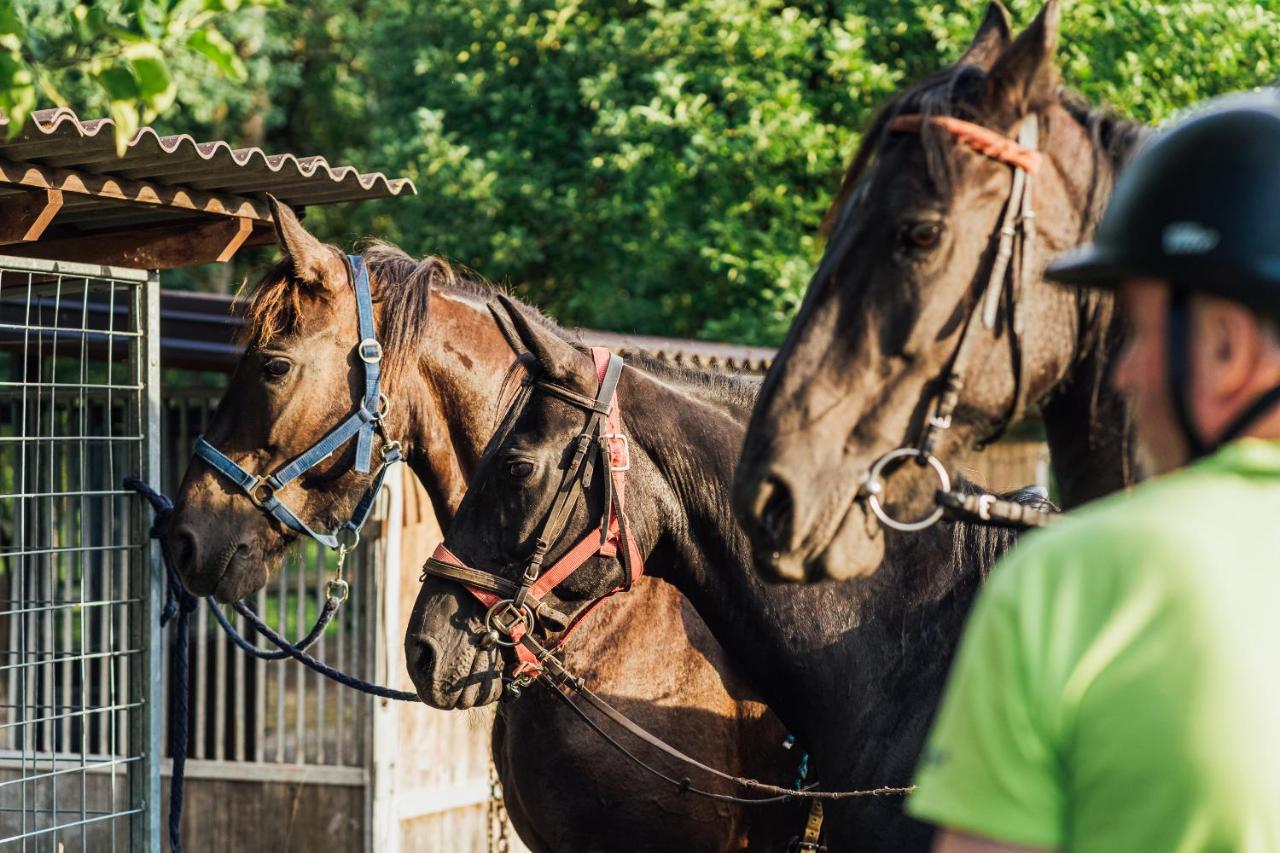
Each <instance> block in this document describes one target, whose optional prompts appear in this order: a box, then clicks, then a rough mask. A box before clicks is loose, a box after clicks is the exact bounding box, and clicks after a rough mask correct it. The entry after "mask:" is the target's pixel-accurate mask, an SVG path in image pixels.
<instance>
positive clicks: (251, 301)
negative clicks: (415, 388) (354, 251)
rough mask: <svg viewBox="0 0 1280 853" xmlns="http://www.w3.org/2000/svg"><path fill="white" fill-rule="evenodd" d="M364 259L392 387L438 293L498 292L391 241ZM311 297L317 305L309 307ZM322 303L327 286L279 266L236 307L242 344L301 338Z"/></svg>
mask: <svg viewBox="0 0 1280 853" xmlns="http://www.w3.org/2000/svg"><path fill="white" fill-rule="evenodd" d="M362 256H363V257H364V260H365V263H366V265H367V266H368V270H369V281H370V285H371V288H372V291H373V300H374V302H375V303H376V304H378V305H380V306H381V309H382V310H381V312H380V315H379V323H378V338H379V340H381V342H382V347H383V352H384V353H385V361H384V363H383V372H384V375H385V376H386V379H387V381H388V382H389V383H394V382H395V381H396V379H397V378H398V377H399V376H400V375H401V374H402V373H403V371H404V370H406V369H407V368H409V367H410V366H411V365H412V364H413V362H414V356H415V354H416V352H417V348H418V346H420V345H421V343H422V342H423V341H424V340H426V332H427V324H428V323H429V322H430V316H429V313H430V312H429V307H430V302H431V291H432V290H433V289H448V290H452V291H455V292H461V293H464V294H466V295H469V296H474V297H477V298H479V299H481V300H482V301H488V300H489V299H490V298H492V297H493V295H494V294H495V292H496V290H497V288H496V287H494V286H493V285H492V284H489V283H488V282H486V281H484V280H483V279H481V278H479V277H478V276H474V274H472V273H470V272H469V271H467V272H466V273H465V274H463V273H459V272H458V271H457V270H456V269H455V268H454V266H453V265H452V264H450V263H449V262H448V261H447V260H445V259H444V258H442V257H439V256H436V255H428V256H427V257H425V258H423V259H421V260H417V259H414V258H412V257H410V256H409V255H408V254H406V253H405V252H404V251H402V250H401V249H399V248H397V247H395V246H392V245H390V244H389V243H384V242H381V241H373V242H371V243H370V244H369V245H368V246H366V247H365V249H364V251H363V253H362ZM308 299H310V300H312V301H311V302H310V303H309V302H308V301H307V300H308ZM317 301H318V302H319V303H320V304H322V305H323V304H328V303H330V302H331V300H330V299H329V298H328V296H327V292H326V291H325V290H324V289H323V288H316V287H311V286H309V285H307V284H304V283H303V282H301V281H299V280H298V279H297V277H296V276H295V275H294V274H293V266H292V264H291V263H290V262H289V260H287V259H286V260H283V261H280V262H278V263H276V264H275V265H273V266H272V267H270V268H269V269H268V270H267V271H266V272H265V273H264V274H263V275H262V277H261V278H260V279H258V281H257V282H256V283H255V284H254V285H253V286H252V287H251V288H250V289H249V290H248V292H247V293H246V294H245V295H244V297H243V298H242V300H241V301H240V303H239V305H238V306H237V313H239V314H240V316H241V317H242V318H243V320H244V326H243V327H242V329H241V331H240V333H239V335H238V337H237V343H239V344H241V345H242V346H245V347H256V346H262V345H263V344H265V343H266V342H268V341H271V340H274V339H277V338H282V337H288V336H290V335H293V334H296V333H297V332H298V330H299V328H300V326H301V324H302V321H303V319H304V317H306V314H307V312H308V310H311V311H314V310H315V304H316V302H317Z"/></svg>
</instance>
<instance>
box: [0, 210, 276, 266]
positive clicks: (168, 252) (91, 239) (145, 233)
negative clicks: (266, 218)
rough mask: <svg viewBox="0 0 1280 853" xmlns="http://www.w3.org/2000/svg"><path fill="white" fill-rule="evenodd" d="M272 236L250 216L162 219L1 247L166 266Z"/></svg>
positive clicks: (210, 258)
mask: <svg viewBox="0 0 1280 853" xmlns="http://www.w3.org/2000/svg"><path fill="white" fill-rule="evenodd" d="M272 242H275V234H274V233H273V232H272V230H271V229H270V228H263V227H257V228H255V227H254V221H253V220H250V219H234V218H233V219H217V220H211V221H208V222H200V223H195V224H193V223H190V222H187V223H185V224H175V225H166V226H164V227H162V228H146V229H140V228H124V229H120V230H115V229H112V230H111V231H107V232H95V233H92V234H81V235H71V236H65V237H55V238H53V239H49V240H42V241H40V242H38V243H20V244H17V245H14V246H8V247H6V248H5V253H7V254H11V255H19V256H38V257H41V258H51V259H54V260H59V261H77V262H82V263H91V264H112V265H115V266H123V267H134V268H135V269H154V270H167V269H173V268H175V267H187V266H195V265H196V264H209V263H214V262H220V263H225V262H226V261H229V260H231V258H232V257H233V256H234V255H235V253H236V252H237V251H239V250H240V249H241V248H243V247H244V246H247V245H249V246H259V245H265V244H267V243H272Z"/></svg>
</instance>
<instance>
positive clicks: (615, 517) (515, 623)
mask: <svg viewBox="0 0 1280 853" xmlns="http://www.w3.org/2000/svg"><path fill="white" fill-rule="evenodd" d="M591 357H592V359H593V361H594V362H595V367H596V381H597V383H598V385H599V391H598V394H597V398H596V400H595V401H591V400H590V398H581V400H579V399H574V398H576V397H578V395H576V394H574V393H573V392H567V389H563V388H559V387H558V386H553V385H549V384H548V383H544V382H536V383H534V387H535V388H541V389H542V390H544V391H548V392H550V393H552V394H554V395H556V396H560V397H561V398H562V399H565V400H566V401H567V402H570V403H573V404H575V405H579V406H580V407H582V408H586V409H587V410H588V411H590V412H594V413H598V414H603V411H602V406H607V407H608V414H607V415H605V418H604V422H603V425H604V426H605V430H606V431H604V432H599V433H597V434H595V435H593V436H591V438H592V439H593V440H595V441H597V442H599V446H600V448H601V453H602V458H604V461H605V462H606V463H607V470H606V471H605V473H604V476H606V477H608V478H610V480H611V485H612V488H611V489H610V490H609V491H610V492H611V498H609V499H607V500H606V503H605V509H604V513H603V515H602V517H601V519H600V524H599V526H597V527H596V528H594V529H592V530H591V531H590V532H588V533H587V534H586V535H585V536H583V537H582V539H581V540H579V541H578V543H577V544H576V545H574V546H573V547H572V548H570V549H569V550H568V551H567V552H566V553H565V554H564V555H563V556H562V557H560V559H558V560H556V562H555V563H553V564H552V565H551V566H550V567H549V568H547V569H546V570H545V571H542V572H540V573H539V574H538V575H537V579H536V580H534V581H533V582H532V584H531V585H528V586H527V587H521V586H519V585H518V584H516V583H515V582H513V581H510V580H507V579H505V578H501V577H498V576H496V575H493V574H492V573H490V572H483V571H480V570H477V569H473V568H471V567H470V566H467V565H466V564H464V563H463V562H462V561H461V560H460V559H458V557H457V556H456V555H454V554H453V552H451V551H450V550H449V549H448V548H447V547H445V544H444V543H443V542H442V543H440V545H439V546H437V548H436V550H435V552H434V553H433V554H432V555H431V559H430V560H428V561H427V565H426V566H425V567H424V569H423V576H424V578H425V577H426V576H427V575H434V576H436V577H444V578H448V579H450V580H455V581H457V582H459V583H461V584H462V586H463V587H464V588H465V589H466V590H467V591H468V592H470V593H471V594H472V595H473V596H475V597H476V599H477V600H478V601H479V602H480V603H481V604H483V605H484V606H485V607H486V608H488V613H487V614H486V616H485V623H486V627H488V628H492V626H493V624H494V622H495V613H496V616H497V617H499V618H498V619H497V620H496V621H497V624H498V627H500V628H501V629H502V631H503V632H504V633H506V634H507V636H509V637H510V638H511V641H510V642H509V643H503V645H508V646H511V647H512V648H514V649H515V652H516V656H517V658H518V662H517V664H516V666H515V667H514V669H513V670H512V671H511V673H510V675H511V676H512V677H513V678H521V677H530V678H536V677H537V676H538V675H539V674H541V672H542V660H543V659H544V658H545V657H546V656H547V655H549V654H551V653H552V652H555V651H556V650H558V649H559V648H561V647H562V646H563V645H564V643H565V641H566V640H567V639H568V638H569V635H570V634H571V633H572V632H573V630H574V629H576V628H577V627H578V626H579V625H580V624H582V622H583V621H584V620H585V619H586V618H587V616H588V615H590V613H591V611H593V610H594V609H595V608H596V607H597V606H598V605H599V604H600V603H601V602H602V601H604V600H605V599H606V598H608V597H609V596H611V595H613V594H614V593H616V592H619V591H622V590H626V589H630V587H631V585H632V583H634V582H635V581H636V580H638V579H639V578H640V576H641V575H642V574H644V562H643V560H642V559H641V557H640V550H639V548H638V547H637V546H636V542H635V539H634V538H633V537H632V536H631V535H629V533H628V532H627V531H628V530H629V529H630V528H629V525H628V524H627V522H626V517H625V515H624V512H625V490H626V478H625V477H624V474H625V473H626V471H627V470H628V469H629V468H630V467H631V452H630V445H629V443H628V441H627V437H626V435H625V434H624V433H623V432H622V415H621V403H620V402H619V400H618V395H617V390H616V377H614V379H613V381H614V383H615V385H614V386H612V387H610V388H609V389H608V394H607V398H608V399H603V397H605V396H606V395H605V390H606V375H607V374H608V372H609V369H610V363H611V361H612V360H613V359H614V358H616V356H613V355H612V354H611V353H610V352H609V350H607V349H605V348H604V347H592V348H591ZM618 363H619V364H618V368H617V370H621V359H620V358H619V359H618ZM583 400H585V401H586V403H583V402H582V401H583ZM591 403H595V405H596V408H591V407H590V404H591ZM516 405H517V406H519V405H520V402H519V401H517V403H516ZM593 423H594V420H593ZM590 429H591V427H589V430H590ZM587 434H588V433H583V435H587ZM606 448H607V457H604V451H605V449H606ZM576 464H577V463H575V464H574V465H572V466H571V469H570V470H568V471H567V472H566V480H569V479H570V478H572V477H574V476H576V474H577V472H576V471H575V470H573V468H575V467H576ZM588 485H590V484H589V483H585V482H584V483H583V488H586V487H587V486H588ZM558 532H559V531H553V533H556V534H558ZM620 548H621V549H624V550H625V559H623V560H622V564H623V571H624V573H627V574H628V576H627V577H625V578H624V580H623V583H622V584H620V585H619V586H617V587H615V588H614V589H613V590H610V591H609V592H608V593H606V594H605V595H602V596H600V597H599V598H597V599H596V600H595V601H593V602H591V603H590V604H589V605H587V606H586V607H585V608H584V609H583V610H582V611H581V612H579V613H578V614H577V615H576V616H575V617H573V618H572V619H571V620H567V625H566V627H565V628H564V630H563V631H561V632H560V636H559V637H558V638H557V639H556V641H555V642H554V643H552V644H551V645H550V647H547V648H543V647H541V646H540V645H538V644H536V643H534V642H532V638H531V637H530V636H529V629H530V628H531V627H532V624H531V623H532V621H533V620H536V618H537V617H538V616H539V615H543V614H544V613H552V614H555V615H556V616H557V617H560V618H562V619H563V617H562V616H560V614H558V613H556V611H555V610H554V609H553V608H551V607H550V606H549V605H547V604H545V603H544V602H543V601H542V599H543V597H544V596H545V595H547V593H549V592H551V591H552V590H554V589H555V588H556V587H557V586H559V585H560V584H561V583H563V582H564V581H565V579H567V578H568V577H569V576H570V575H572V574H573V573H574V572H576V571H577V570H578V569H580V568H582V566H583V565H584V564H585V563H586V562H587V560H589V559H591V558H592V557H594V556H596V555H599V556H601V557H606V558H611V557H617V556H618V553H619V549H620ZM627 567H629V571H628V568H627ZM480 583H483V584H484V587H482V586H480V585H478V584H480ZM512 590H515V592H514V594H513V595H511V596H509V597H508V596H507V593H508V592H511V591H512ZM504 604H505V605H507V607H505V608H502V609H501V610H497V608H501V606H502V605H504ZM503 618H505V620H506V621H505V622H503V621H501V620H502V619H503Z"/></svg>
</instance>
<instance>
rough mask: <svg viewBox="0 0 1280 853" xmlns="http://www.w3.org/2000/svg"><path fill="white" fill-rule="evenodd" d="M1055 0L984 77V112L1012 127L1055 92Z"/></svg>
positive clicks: (1056, 15) (1041, 11) (1041, 12)
mask: <svg viewBox="0 0 1280 853" xmlns="http://www.w3.org/2000/svg"><path fill="white" fill-rule="evenodd" d="M1058 16H1059V10H1058V0H1048V2H1046V3H1045V4H1044V8H1042V9H1041V10H1040V14H1039V15H1036V19H1035V20H1034V21H1032V22H1031V26H1029V27H1027V28H1026V29H1025V30H1023V31H1022V32H1021V33H1020V34H1019V35H1018V37H1017V38H1016V39H1014V40H1013V44H1011V45H1009V47H1008V48H1007V49H1006V50H1005V51H1004V52H1003V53H1001V54H1000V58H999V59H997V60H996V61H995V64H994V65H993V66H992V67H991V71H990V73H989V74H988V75H987V94H986V109H987V112H988V113H990V114H991V115H992V116H994V117H995V118H996V120H998V121H1000V122H1001V123H1004V124H1013V123H1014V122H1016V121H1017V120H1018V119H1020V118H1022V117H1023V116H1025V115H1026V114H1027V113H1029V112H1031V111H1032V110H1034V109H1036V107H1038V106H1039V105H1041V104H1044V103H1047V102H1048V101H1050V100H1051V99H1052V98H1053V96H1054V93H1055V92H1056V91H1057V89H1058V69H1057V68H1056V67H1055V66H1054V63H1053V52H1054V49H1055V48H1056V47H1057V44H1058Z"/></svg>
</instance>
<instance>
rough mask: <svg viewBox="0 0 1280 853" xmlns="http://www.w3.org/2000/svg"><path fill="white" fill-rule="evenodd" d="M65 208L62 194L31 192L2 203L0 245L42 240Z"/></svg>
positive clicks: (56, 192)
mask: <svg viewBox="0 0 1280 853" xmlns="http://www.w3.org/2000/svg"><path fill="white" fill-rule="evenodd" d="M61 208H62V191H61V190H55V189H42V190H30V191H28V192H24V193H20V194H18V195H10V196H6V197H4V198H2V199H0V245H8V244H10V243H25V242H29V241H31V240H38V239H39V238H40V235H41V234H43V233H44V230H45V229H46V228H48V227H49V223H50V222H52V221H53V217H54V216H56V215H57V213H58V211H59V210H60V209H61Z"/></svg>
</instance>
